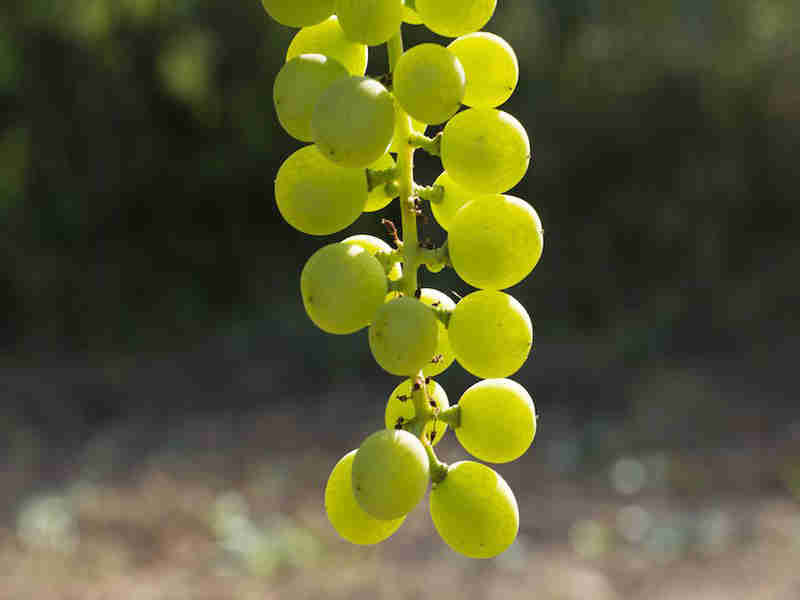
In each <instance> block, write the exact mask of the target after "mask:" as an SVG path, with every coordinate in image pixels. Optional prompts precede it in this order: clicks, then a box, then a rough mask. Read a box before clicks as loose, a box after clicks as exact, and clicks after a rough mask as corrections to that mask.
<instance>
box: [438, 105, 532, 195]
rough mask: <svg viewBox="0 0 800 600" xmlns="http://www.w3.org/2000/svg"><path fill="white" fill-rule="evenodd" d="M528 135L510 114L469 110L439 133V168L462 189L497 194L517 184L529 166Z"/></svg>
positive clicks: (486, 109)
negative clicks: (441, 167) (440, 137)
mask: <svg viewBox="0 0 800 600" xmlns="http://www.w3.org/2000/svg"><path fill="white" fill-rule="evenodd" d="M530 157H531V146H530V141H529V140H528V134H527V133H526V132H525V129H524V128H523V127H522V125H521V124H520V122H519V121H517V120H516V119H515V118H514V117H513V116H511V115H510V114H508V113H506V112H503V111H501V110H496V109H493V108H470V109H467V110H465V111H462V112H460V113H458V114H457V115H456V116H455V117H453V118H452V119H450V121H449V122H448V123H447V125H446V126H445V128H444V132H443V134H442V165H443V166H444V169H445V171H447V173H448V174H449V175H450V177H452V178H453V181H455V182H456V183H457V184H459V185H460V186H462V187H465V188H468V189H471V190H475V191H476V192H485V193H493V194H501V193H503V192H505V191H508V190H510V189H511V188H512V187H514V186H515V185H517V183H519V181H520V180H521V179H522V177H523V176H524V175H525V172H526V171H527V170H528V164H529V163H530Z"/></svg>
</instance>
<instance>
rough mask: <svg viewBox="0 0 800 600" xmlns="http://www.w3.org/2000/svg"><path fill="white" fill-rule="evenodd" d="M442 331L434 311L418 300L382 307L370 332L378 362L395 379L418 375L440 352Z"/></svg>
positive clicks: (394, 302) (401, 300) (399, 299)
mask: <svg viewBox="0 0 800 600" xmlns="http://www.w3.org/2000/svg"><path fill="white" fill-rule="evenodd" d="M438 337H439V331H438V329H437V327H436V317H435V316H434V315H433V312H432V311H431V309H430V308H428V307H427V306H425V305H424V304H422V302H420V301H419V300H417V299H415V298H408V297H402V298H396V299H394V300H391V301H389V302H387V303H386V304H384V305H382V306H381V307H380V308H379V309H378V311H377V312H376V313H375V317H374V319H373V321H372V325H370V328H369V348H370V351H371V352H372V356H373V357H374V358H375V361H376V362H377V363H378V364H379V365H380V366H381V367H382V368H383V369H385V370H386V371H388V372H389V373H391V374H393V375H400V376H405V377H408V376H410V375H416V374H417V373H418V372H419V371H420V369H422V367H423V366H425V364H427V363H428V362H429V361H430V360H431V357H433V355H434V353H435V351H436V345H437V342H438Z"/></svg>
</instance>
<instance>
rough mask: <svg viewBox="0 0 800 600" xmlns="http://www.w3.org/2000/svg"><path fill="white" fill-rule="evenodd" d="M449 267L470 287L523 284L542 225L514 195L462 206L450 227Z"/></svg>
mask: <svg viewBox="0 0 800 600" xmlns="http://www.w3.org/2000/svg"><path fill="white" fill-rule="evenodd" d="M449 232H450V235H449V236H448V244H449V252H450V261H451V263H452V264H453V269H454V270H455V272H456V273H458V276H459V277H461V279H463V280H464V281H466V282H467V283H468V284H470V285H471V286H474V287H476V288H481V289H491V290H501V289H505V288H507V287H511V286H512V285H515V284H517V283H519V282H520V281H522V280H523V279H524V278H525V277H527V276H528V274H529V273H530V272H531V271H532V270H533V268H534V267H535V266H536V263H538V262H539V258H540V257H541V256H542V247H543V246H544V235H543V232H542V222H541V221H540V220H539V215H538V214H536V211H535V210H534V209H533V207H532V206H531V205H530V204H528V203H527V202H525V201H524V200H520V199H519V198H515V197H514V196H502V195H499V194H498V195H491V196H486V197H482V198H478V199H476V200H473V201H472V202H469V203H468V204H466V205H464V206H463V207H462V208H461V209H460V210H459V211H458V213H456V215H455V216H454V218H453V221H452V222H451V223H450V230H449Z"/></svg>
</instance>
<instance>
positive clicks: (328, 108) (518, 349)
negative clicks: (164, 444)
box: [262, 0, 543, 558]
mask: <svg viewBox="0 0 800 600" xmlns="http://www.w3.org/2000/svg"><path fill="white" fill-rule="evenodd" d="M262 2H263V5H264V8H265V9H266V11H267V13H268V14H269V15H270V16H272V17H273V18H274V19H275V20H276V21H278V22H279V23H282V24H283V25H286V26H289V27H300V28H301V29H300V31H299V32H298V33H297V34H296V36H295V37H294V39H293V41H292V42H291V44H290V46H289V49H288V51H287V56H286V60H287V62H286V64H285V65H284V66H283V68H282V69H281V71H280V72H279V73H278V75H277V77H276V80H275V85H274V94H273V99H274V104H275V111H276V115H277V119H278V121H279V122H280V123H281V125H282V126H283V128H284V129H285V130H286V132H287V133H289V134H290V135H292V136H293V137H295V138H296V139H298V140H300V141H302V142H311V143H310V144H309V145H307V146H304V147H303V148H301V149H300V150H298V151H297V152H295V153H293V154H292V155H291V156H289V157H288V158H287V159H286V161H285V162H284V163H283V165H282V166H281V167H280V169H279V170H278V173H277V177H276V181H275V200H276V202H277V206H278V209H279V211H280V213H281V215H282V216H283V217H284V219H285V220H286V221H287V222H288V223H289V224H290V225H291V226H292V227H294V228H296V229H298V230H300V231H302V232H304V233H307V234H310V235H318V236H327V235H332V234H335V233H337V232H339V231H342V230H343V229H345V228H346V227H348V226H349V225H351V224H352V223H353V222H354V221H355V220H356V218H357V217H358V216H359V215H360V214H361V213H362V212H364V211H368V212H371V211H378V210H381V209H382V208H383V207H385V206H386V205H388V204H389V203H390V202H392V201H393V200H395V199H396V200H397V201H398V202H399V204H400V213H401V224H400V229H399V230H398V228H397V227H396V226H395V224H394V223H391V222H388V221H384V223H385V224H386V226H387V229H388V231H389V233H390V235H391V238H392V242H393V246H390V245H389V244H387V243H386V242H384V241H382V240H380V239H378V238H375V237H373V236H369V235H355V236H351V237H349V238H347V239H344V240H341V241H335V242H330V243H327V244H326V245H324V246H322V247H321V248H320V249H319V250H317V251H316V252H315V253H314V254H313V255H312V256H311V257H310V258H309V259H308V261H307V263H306V265H305V266H304V267H303V270H302V273H301V277H300V288H301V296H302V301H303V305H304V307H305V310H306V313H307V314H308V316H309V318H310V319H311V321H312V322H313V323H314V324H315V325H316V326H317V327H319V328H320V329H322V330H323V331H325V332H328V333H332V334H340V335H344V334H349V333H353V332H356V331H359V330H362V329H364V328H368V339H369V347H370V351H371V353H372V355H373V357H374V358H375V360H376V362H377V363H378V365H379V366H380V367H382V368H383V369H384V370H385V371H387V372H388V373H390V374H392V375H397V376H400V377H402V378H403V380H402V382H401V383H399V384H396V387H395V388H394V390H393V391H392V393H391V394H390V396H389V400H388V402H387V405H386V410H385V415H384V417H385V425H386V429H382V430H379V431H376V432H373V433H372V434H371V435H369V436H368V437H366V439H365V440H364V442H363V443H362V444H361V445H360V446H359V448H357V449H355V450H351V451H350V452H348V453H346V454H345V455H344V457H343V458H342V459H341V460H340V461H339V462H338V463H337V464H336V465H335V467H334V468H333V471H332V472H331V474H330V477H329V479H328V482H327V485H326V488H325V494H324V497H325V509H326V512H327V515H328V519H329V521H330V522H331V524H332V525H333V527H334V529H335V530H336V531H337V532H338V533H339V535H340V536H341V537H342V538H344V539H346V540H348V541H350V542H352V543H354V544H365V545H367V544H375V543H378V542H380V541H382V540H384V539H386V538H388V537H389V536H391V535H392V534H393V533H394V532H395V531H397V530H398V528H400V526H401V525H402V523H403V521H404V519H405V516H406V515H407V514H408V513H409V512H410V511H411V510H412V509H413V508H414V507H415V506H416V505H417V504H419V503H420V502H421V501H422V500H423V498H424V497H425V494H426V492H427V490H428V486H429V484H431V491H430V494H429V503H430V504H429V509H430V514H431V517H432V521H433V524H434V526H435V528H436V531H437V532H438V533H439V535H440V536H441V537H442V539H443V540H444V541H445V542H446V543H447V544H448V545H449V546H450V547H451V548H452V549H454V550H455V551H457V552H459V553H461V554H464V555H466V556H469V557H473V558H490V557H493V556H496V555H498V554H500V553H501V552H503V551H504V550H505V549H507V548H508V547H509V546H510V545H511V544H512V543H513V541H514V539H515V538H516V536H517V533H518V530H519V509H518V505H517V501H516V499H515V497H514V494H513V492H512V490H511V488H510V487H509V485H508V484H507V483H506V482H505V480H504V479H503V478H502V477H501V476H500V475H499V474H498V473H497V472H496V471H495V470H493V469H492V468H490V467H488V466H486V465H484V464H481V463H478V462H475V461H461V462H457V463H454V464H451V465H448V464H445V463H443V462H442V461H440V460H439V458H438V457H437V456H436V453H435V451H434V446H435V445H436V444H437V443H438V442H439V440H441V438H442V437H443V436H444V435H445V433H446V431H447V430H448V429H452V430H454V432H455V435H456V437H457V439H458V440H459V442H460V443H461V444H462V446H463V447H464V449H465V450H466V451H467V452H469V453H470V454H471V455H472V456H474V457H475V458H476V459H478V460H481V461H484V462H489V463H504V462H509V461H512V460H516V459H517V458H519V457H520V456H522V454H524V453H525V452H526V451H527V449H528V448H529V447H530V445H531V444H532V442H533V439H534V436H535V434H536V420H537V416H536V412H535V408H534V403H533V399H532V398H531V396H530V394H529V393H528V392H527V391H526V390H525V389H524V388H523V387H522V386H521V385H520V384H519V383H517V382H515V381H512V380H510V379H508V377H510V376H512V375H513V374H514V373H516V372H517V371H518V370H519V368H520V367H521V366H522V365H523V363H524V362H525V361H526V360H527V358H528V355H529V353H530V350H531V348H532V345H533V324H532V322H531V319H530V317H529V315H528V313H527V311H526V310H525V308H524V307H523V306H522V304H520V303H519V302H518V301H517V300H516V299H515V298H513V297H512V296H511V295H509V294H508V293H506V292H504V291H502V290H504V289H506V288H508V287H510V286H513V285H515V284H517V283H519V282H520V281H522V280H523V279H524V278H525V277H527V276H528V275H529V274H530V273H531V271H532V270H533V269H534V267H535V266H536V264H537V263H538V261H539V259H540V257H541V254H542V248H543V233H542V225H541V222H540V220H539V217H538V215H537V213H536V211H535V210H534V209H533V207H532V206H531V205H530V204H528V203H527V202H526V201H524V200H522V199H520V198H517V197H514V196H510V195H507V194H506V192H508V190H510V189H511V188H512V187H514V186H515V185H516V184H517V183H518V182H519V181H520V180H521V179H522V177H523V176H524V175H525V173H526V171H527V169H528V166H529V163H530V159H531V149H530V142H529V139H528V135H527V133H526V131H525V129H524V127H523V126H522V124H521V123H520V122H519V121H518V120H517V119H516V118H515V117H513V116H512V115H510V114H508V113H506V112H504V111H502V110H499V109H498V108H497V107H498V106H500V105H501V104H503V103H504V102H505V101H506V100H507V99H508V98H509V97H510V96H511V94H512V93H513V91H514V89H515V88H516V85H517V81H518V71H519V67H518V62H517V57H516V55H515V54H514V51H513V49H512V48H511V46H510V45H509V44H508V43H507V42H506V41H505V40H503V39H502V38H501V37H499V36H497V35H495V34H492V33H487V32H482V31H479V30H480V29H482V28H483V27H484V26H485V25H486V24H487V23H488V21H489V19H490V18H491V17H492V15H493V14H494V11H495V8H496V0H416V2H414V1H413V0H262ZM403 22H406V23H413V24H419V23H422V24H424V25H425V26H427V28H428V29H430V30H431V31H433V32H435V33H438V34H440V35H443V36H446V37H451V38H456V39H455V40H454V41H453V42H452V43H450V45H448V46H443V45H441V44H435V43H423V44H419V45H417V46H413V47H411V48H408V49H404V47H403V37H402V24H403ZM378 44H386V45H387V50H388V56H389V70H388V73H387V75H386V76H384V77H380V78H377V79H376V78H372V77H367V76H365V73H366V66H367V61H368V56H369V50H368V47H369V46H374V45H378ZM441 124H444V129H443V131H442V132H441V133H439V134H437V135H436V136H434V137H427V136H426V135H425V131H426V128H427V126H428V125H441ZM418 149H419V150H422V151H424V152H427V153H429V154H432V155H434V156H439V157H440V158H441V161H442V165H443V167H444V171H443V172H442V173H441V175H440V176H439V177H438V178H437V179H436V181H435V182H434V184H433V185H432V186H422V185H419V184H417V183H416V182H415V181H414V173H413V171H414V153H415V151H416V150H418ZM393 155H394V156H393ZM422 202H428V203H430V205H431V209H432V212H433V215H434V218H435V219H436V220H437V222H438V223H439V225H441V227H442V228H443V229H445V230H446V231H447V232H448V240H447V241H446V242H445V243H444V244H443V245H442V246H440V247H431V245H430V244H429V243H426V242H421V241H420V238H419V232H418V223H417V217H418V214H419V213H420V208H421V203H422ZM422 267H425V268H426V269H427V270H428V271H430V272H432V273H437V272H439V271H441V270H442V269H443V268H445V267H450V268H453V269H454V270H455V272H456V273H457V274H458V275H459V277H461V279H463V280H464V281H465V282H466V283H468V284H470V285H472V286H474V287H476V288H478V289H477V291H475V292H472V293H470V294H468V295H466V296H465V297H464V298H462V299H460V300H459V301H458V302H457V303H456V302H454V301H453V300H452V299H451V298H450V297H448V296H447V295H445V294H444V293H442V292H441V291H439V290H436V289H432V288H420V283H419V270H420V268H422ZM453 362H458V363H459V364H460V365H461V366H462V367H464V368H465V369H466V370H467V371H468V372H470V373H472V374H473V375H475V376H477V377H479V378H481V381H479V382H478V383H476V384H475V385H473V386H471V387H470V388H469V389H467V390H466V391H465V392H464V393H463V395H462V396H461V398H460V399H459V401H458V403H456V404H454V405H453V406H451V405H450V402H449V399H448V397H447V394H446V392H445V390H444V389H443V388H442V387H441V386H440V385H439V384H438V383H437V382H436V381H434V380H433V377H435V376H437V375H438V374H440V373H442V372H443V371H444V370H445V369H447V368H448V367H449V366H450V365H451V364H452V363H453Z"/></svg>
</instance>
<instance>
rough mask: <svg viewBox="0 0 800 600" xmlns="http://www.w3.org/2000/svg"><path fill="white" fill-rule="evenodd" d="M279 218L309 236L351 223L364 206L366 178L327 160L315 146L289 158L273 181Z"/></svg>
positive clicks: (327, 232)
mask: <svg viewBox="0 0 800 600" xmlns="http://www.w3.org/2000/svg"><path fill="white" fill-rule="evenodd" d="M275 200H276V202H277V204H278V210H279V211H280V213H281V216H282V217H283V218H284V219H286V222H287V223H289V225H291V226H292V227H294V228H295V229H298V230H300V231H302V232H303V233H307V234H309V235H330V234H331V233H336V232H337V231H341V230H342V229H344V228H345V227H347V226H348V225H350V224H352V223H353V221H355V220H356V219H357V218H358V216H359V215H360V214H361V212H362V211H363V210H364V206H365V205H366V203H367V176H366V173H364V171H363V170H361V169H346V168H344V167H340V166H338V165H335V164H333V163H332V162H330V161H329V160H326V159H325V157H324V156H322V154H321V153H320V152H319V150H318V149H317V147H316V146H314V145H311V146H305V147H303V148H300V149H299V150H298V151H297V152H295V153H294V154H292V155H291V156H289V158H287V159H286V160H285V161H284V162H283V164H282V165H281V167H280V169H278V175H277V176H276V178H275Z"/></svg>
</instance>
